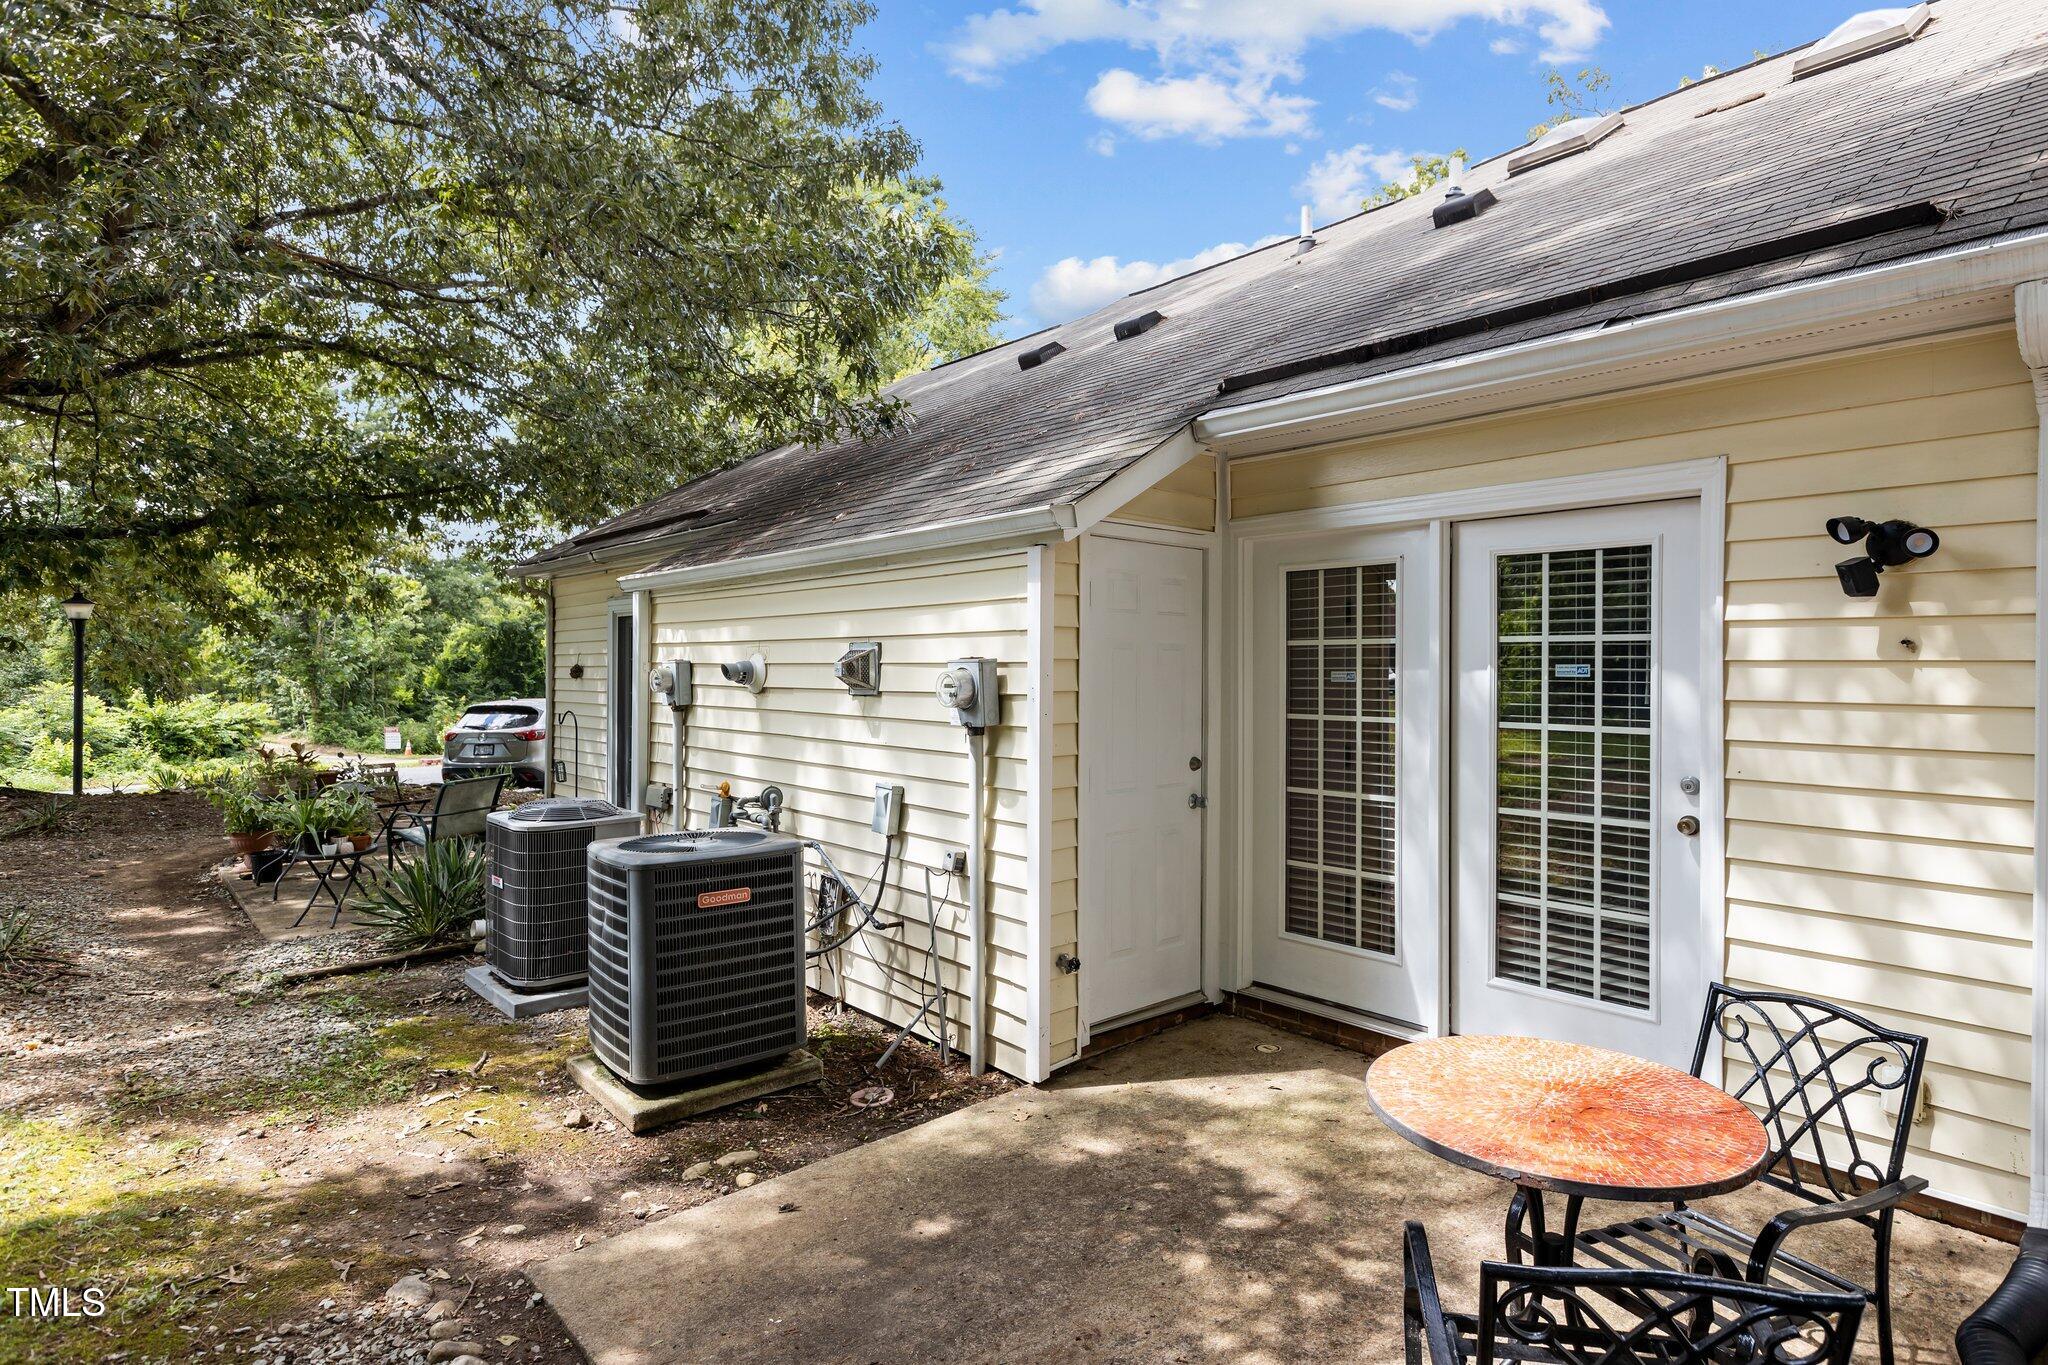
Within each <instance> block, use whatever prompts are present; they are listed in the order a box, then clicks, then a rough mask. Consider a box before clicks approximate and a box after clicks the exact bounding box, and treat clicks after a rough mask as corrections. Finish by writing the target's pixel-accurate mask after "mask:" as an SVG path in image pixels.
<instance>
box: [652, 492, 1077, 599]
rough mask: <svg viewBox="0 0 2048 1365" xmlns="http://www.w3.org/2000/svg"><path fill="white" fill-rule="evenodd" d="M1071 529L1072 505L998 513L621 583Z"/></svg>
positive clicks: (917, 551) (699, 577) (976, 544)
mask: <svg viewBox="0 0 2048 1365" xmlns="http://www.w3.org/2000/svg"><path fill="white" fill-rule="evenodd" d="M1073 526H1074V506H1073V504H1072V503H1053V504H1051V505H1049V506H1043V507H1027V508H1024V509H1022V510H1021V511H1016V512H998V513H994V514H992V515H990V516H984V517H968V518H965V519H963V520H960V521H948V522H940V523H938V524H937V525H933V526H917V527H912V528H911V529H909V530H907V531H891V532H886V533H884V534H881V535H873V536H862V537H860V538H858V539H855V540H842V541H833V542H830V543H827V544H823V545H805V546H802V547H800V548H798V549H794V550H777V551H774V552H773V553H770V554H765V555H749V556H748V557H746V558H745V559H726V560H719V561H717V562H715V563H711V564H692V565H686V566H684V567H682V568H677V569H648V570H643V571H641V572H640V573H635V574H627V575H625V576H623V577H622V578H620V579H619V585H620V586H621V587H623V588H625V589H627V590H628V591H635V592H637V591H642V590H648V589H656V588H687V587H698V586H701V585H704V584H710V583H729V582H732V581H734V580H736V579H754V578H767V577H769V576H771V575H780V574H788V573H797V572H803V571H809V570H816V569H838V568H844V567H849V566H852V565H855V564H867V563H871V562H873V561H879V560H892V559H899V558H906V557H912V556H917V555H922V554H925V553H928V552H930V551H934V550H957V549H967V548H974V549H1000V548H1005V547H1008V546H1012V545H1028V544H1033V543H1037V542H1041V541H1045V540H1054V539H1059V538H1062V537H1065V536H1067V535H1068V533H1069V532H1070V531H1071V530H1072V529H1073Z"/></svg>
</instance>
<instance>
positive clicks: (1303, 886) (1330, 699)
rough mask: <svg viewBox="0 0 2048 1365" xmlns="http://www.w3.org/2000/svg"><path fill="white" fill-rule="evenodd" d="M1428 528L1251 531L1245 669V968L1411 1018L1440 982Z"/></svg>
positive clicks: (1267, 979)
mask: <svg viewBox="0 0 2048 1365" xmlns="http://www.w3.org/2000/svg"><path fill="white" fill-rule="evenodd" d="M1435 543H1436V542H1435V541H1434V540H1433V538H1432V537H1431V534H1430V532H1429V531H1428V530H1427V529H1415V530H1402V531H1371V532H1342V533H1336V534H1331V535H1320V536H1315V537H1305V538H1301V539H1295V540H1289V541H1283V542H1277V543H1271V544H1262V545H1259V546H1257V547H1256V549H1255V551H1254V558H1253V564H1252V591H1253V595H1254V596H1253V601H1254V603H1255V604H1256V605H1255V610H1254V613H1253V621H1252V632H1253V642H1254V650H1253V676H1252V677H1251V678H1250V679H1249V681H1250V683H1251V685H1252V687H1253V689H1254V692H1255V697H1254V704H1253V708H1252V713H1251V714H1252V715H1253V716H1254V717H1255V718H1256V719H1255V721H1254V723H1255V724H1256V725H1257V726H1258V733H1257V734H1256V736H1255V737H1254V742H1253V744H1252V746H1251V750H1250V751H1251V753H1252V754H1253V755H1254V763H1255V768H1256V771H1255V772H1254V774H1253V782H1254V787H1255V790H1256V792H1257V794H1258V799H1257V800H1255V801H1254V802H1253V803H1252V809H1251V810H1250V811H1249V812H1248V815H1249V817H1250V819H1251V821H1252V829H1251V838H1250V840H1249V841H1248V845H1247V846H1248V848H1249V850H1250V852H1251V857H1252V859H1253V864H1252V869H1251V875H1252V886H1253V888H1254V894H1253V896H1252V898H1251V903H1250V905H1249V907H1248V909H1249V915H1248V917H1247V921H1246V924H1245V928H1246V945H1245V946H1246V948H1247V950H1248V962H1249V966H1250V968H1251V975H1252V977H1253V979H1254V980H1255V981H1256V982H1257V983H1258V984H1261V985H1264V986H1268V987H1272V988H1277V989H1280V990H1283V991H1286V992H1289V993H1291V994H1294V995H1300V996H1305V997H1308V998H1310V999H1313V1000H1320V1001H1324V1002H1328V1003H1331V1004H1336V1005H1341V1006H1344V1007H1346V1008H1349V1009H1353V1010H1360V1011H1364V1012H1366V1013H1368V1014H1372V1015H1377V1016H1379V1017H1380V1018H1382V1019H1386V1020H1389V1021H1392V1022H1394V1023H1398V1024H1402V1025H1407V1026H1410V1027H1416V1028H1426V1029H1434V1028H1435V1026H1436V1020H1437V1018H1438V1011H1439V1005H1440V991H1441V987H1440V982H1441V979H1442V935H1441V932H1440V900H1439V894H1438V882H1439V880H1440V879H1439V877H1438V875H1437V863H1438V858H1437V855H1436V852H1435V847H1436V846H1435V842H1434V832H1435V829H1436V826H1437V824H1438V818H1437V817H1438V812H1439V811H1440V809H1441V808H1440V806H1439V805H1437V804H1436V802H1437V795H1436V794H1437V793H1438V792H1439V791H1440V790H1441V782H1442V777H1441V767H1440V759H1439V747H1440V746H1438V745H1437V744H1436V743H1435V742H1434V741H1435V736H1436V731H1437V716H1438V713H1439V707H1438V701H1437V697H1438V691H1439V689H1438V687H1437V679H1438V677H1439V662H1440V652H1439V650H1438V648H1437V645H1436V641H1437V635H1436V633H1435V627H1436V616H1437V605H1436V598H1437V585H1436V579H1437V572H1436V567H1435V556H1434V550H1433V546H1434V545H1435Z"/></svg>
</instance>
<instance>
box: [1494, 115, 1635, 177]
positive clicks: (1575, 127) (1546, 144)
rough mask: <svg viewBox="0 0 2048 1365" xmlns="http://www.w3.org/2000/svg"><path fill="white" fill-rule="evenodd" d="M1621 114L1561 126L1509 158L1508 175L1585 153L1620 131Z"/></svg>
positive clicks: (1598, 116) (1592, 117) (1594, 116)
mask: <svg viewBox="0 0 2048 1365" xmlns="http://www.w3.org/2000/svg"><path fill="white" fill-rule="evenodd" d="M1621 121H1622V120H1621V115H1620V114H1594V115H1590V116H1588V117H1586V118H1575V119H1572V120H1570V121H1569V122H1565V123H1560V124H1558V125H1557V127H1555V128H1552V129H1551V130H1550V131H1549V132H1547V133H1545V134H1544V135H1543V136H1542V137H1539V138H1537V139H1536V140H1535V141H1534V142H1532V143H1530V144H1529V145H1528V146H1527V147H1525V148H1523V149H1522V150H1521V151H1519V152H1516V153H1515V154H1514V155H1513V156H1511V157H1509V158H1508V174H1509V175H1519V174H1521V173H1522V172H1523V171H1527V170H1533V169H1535V168H1536V167H1538V166H1541V165H1545V164H1546V163H1548V162H1552V161H1556V160H1557V159H1558V158H1560V157H1566V156H1571V155H1572V154H1574V153H1576V152H1583V151H1585V150H1586V149H1587V148H1588V147H1590V146H1592V145H1593V144H1594V143H1596V142H1598V141H1599V140H1600V139H1602V138H1604V137H1606V136H1607V135H1608V134H1609V133H1612V132H1613V131H1614V130H1615V129H1617V128H1619V127H1621Z"/></svg>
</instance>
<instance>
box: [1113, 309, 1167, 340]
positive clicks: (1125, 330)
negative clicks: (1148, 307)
mask: <svg viewBox="0 0 2048 1365" xmlns="http://www.w3.org/2000/svg"><path fill="white" fill-rule="evenodd" d="M1164 321H1166V314H1164V313H1162V312H1160V311H1159V310H1158V309H1157V308H1154V309H1153V310H1152V311H1151V312H1149V313H1140V314H1138V316H1136V317H1134V318H1125V319H1124V320H1123V321H1122V322H1119V323H1118V324H1117V325H1116V339H1117V340H1118V341H1129V340H1130V339H1131V338H1132V337H1137V336H1143V335H1145V333H1147V332H1149V331H1151V330H1152V329H1153V328H1154V327H1157V326H1158V325H1159V324H1160V323H1162V322H1164Z"/></svg>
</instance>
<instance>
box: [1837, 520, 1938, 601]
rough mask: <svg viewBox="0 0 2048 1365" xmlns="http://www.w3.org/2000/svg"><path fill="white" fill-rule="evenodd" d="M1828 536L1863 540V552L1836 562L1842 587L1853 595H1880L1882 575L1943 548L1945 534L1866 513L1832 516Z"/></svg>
mask: <svg viewBox="0 0 2048 1365" xmlns="http://www.w3.org/2000/svg"><path fill="white" fill-rule="evenodd" d="M1828 537H1829V539H1831V540H1833V541H1835V542H1836V543H1837V544H1840V545H1854V544H1856V543H1857V542H1858V541H1861V542H1863V550H1864V552H1863V554H1861V555H1859V556H1858V557H1857V558H1855V559H1845V560H1843V561H1842V562H1841V563H1839V564H1837V565H1835V577H1837V578H1839V579H1840V580H1841V582H1842V591H1843V592H1845V593H1847V594H1848V595H1849V596H1851V597H1875V596H1877V579H1878V575H1879V574H1881V573H1883V572H1884V571H1885V570H1886V569H1896V568H1898V567H1899V566H1900V565H1901V564H1910V563H1912V562H1913V561H1914V560H1916V559H1925V558H1927V556H1929V555H1931V554H1933V553H1934V552H1935V551H1936V550H1938V549H1940V548H1941V537H1940V536H1939V535H1937V534H1936V533H1935V532H1933V531H1930V530H1928V529H1927V528H1926V527H1924V526H1915V525H1914V524H1913V523H1912V522H1910V521H1900V520H1897V519H1894V520H1891V521H1882V522H1870V521H1865V520H1864V519H1863V518H1862V517H1829V518H1828Z"/></svg>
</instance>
